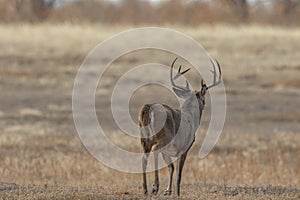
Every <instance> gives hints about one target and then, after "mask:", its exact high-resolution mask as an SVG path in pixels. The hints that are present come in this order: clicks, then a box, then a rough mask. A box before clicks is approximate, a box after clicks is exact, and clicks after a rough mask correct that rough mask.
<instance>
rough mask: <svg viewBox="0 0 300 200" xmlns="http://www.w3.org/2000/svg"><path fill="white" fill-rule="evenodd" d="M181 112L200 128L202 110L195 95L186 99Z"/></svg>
mask: <svg viewBox="0 0 300 200" xmlns="http://www.w3.org/2000/svg"><path fill="white" fill-rule="evenodd" d="M181 112H182V115H185V116H186V117H187V119H188V120H189V121H191V122H193V124H194V125H195V128H198V126H199V124H200V117H201V113H202V110H199V103H198V100H197V98H196V96H195V95H192V96H191V97H189V98H188V99H186V100H185V102H184V103H183V105H182V107H181Z"/></svg>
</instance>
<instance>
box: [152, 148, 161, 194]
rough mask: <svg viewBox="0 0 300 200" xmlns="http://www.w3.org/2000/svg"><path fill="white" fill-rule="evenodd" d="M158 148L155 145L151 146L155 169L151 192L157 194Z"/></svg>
mask: <svg viewBox="0 0 300 200" xmlns="http://www.w3.org/2000/svg"><path fill="white" fill-rule="evenodd" d="M158 153H159V151H158V149H157V145H155V146H153V156H154V169H155V172H154V173H155V178H154V183H153V185H152V194H157V192H158V190H159V177H158Z"/></svg>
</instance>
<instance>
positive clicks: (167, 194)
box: [164, 190, 172, 196]
mask: <svg viewBox="0 0 300 200" xmlns="http://www.w3.org/2000/svg"><path fill="white" fill-rule="evenodd" d="M171 194H172V191H171V190H165V192H164V195H165V196H170V195H171Z"/></svg>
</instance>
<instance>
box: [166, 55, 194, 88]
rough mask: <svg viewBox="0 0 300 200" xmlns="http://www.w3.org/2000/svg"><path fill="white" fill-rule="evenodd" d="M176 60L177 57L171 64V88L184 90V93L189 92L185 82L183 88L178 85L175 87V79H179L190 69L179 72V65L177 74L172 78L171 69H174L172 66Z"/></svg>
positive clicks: (187, 84) (171, 72)
mask: <svg viewBox="0 0 300 200" xmlns="http://www.w3.org/2000/svg"><path fill="white" fill-rule="evenodd" d="M176 60H177V57H176V58H175V59H174V61H173V62H172V65H171V71H170V79H171V83H172V86H173V87H175V88H177V89H181V90H184V91H190V87H189V83H188V82H187V81H186V86H185V87H181V86H179V85H176V84H175V82H174V80H175V79H177V78H179V77H180V76H182V75H183V74H185V73H186V72H188V71H189V70H190V69H191V68H188V69H186V70H184V71H183V72H181V65H180V67H179V69H178V72H177V74H176V75H175V76H174V78H173V68H174V64H175V62H176Z"/></svg>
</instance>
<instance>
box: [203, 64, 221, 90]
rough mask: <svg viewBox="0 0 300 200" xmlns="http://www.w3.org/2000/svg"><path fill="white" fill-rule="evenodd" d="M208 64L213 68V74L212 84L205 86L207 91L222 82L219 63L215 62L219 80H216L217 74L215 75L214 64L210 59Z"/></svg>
mask: <svg viewBox="0 0 300 200" xmlns="http://www.w3.org/2000/svg"><path fill="white" fill-rule="evenodd" d="M210 62H211V64H212V66H213V70H211V72H212V73H213V74H214V82H213V84H211V85H210V86H207V89H209V88H212V87H214V86H216V85H218V84H220V83H221V82H222V72H221V67H220V64H219V62H218V61H217V60H215V62H216V63H217V65H218V69H219V78H218V80H217V73H216V66H215V63H214V62H213V60H212V59H210Z"/></svg>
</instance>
